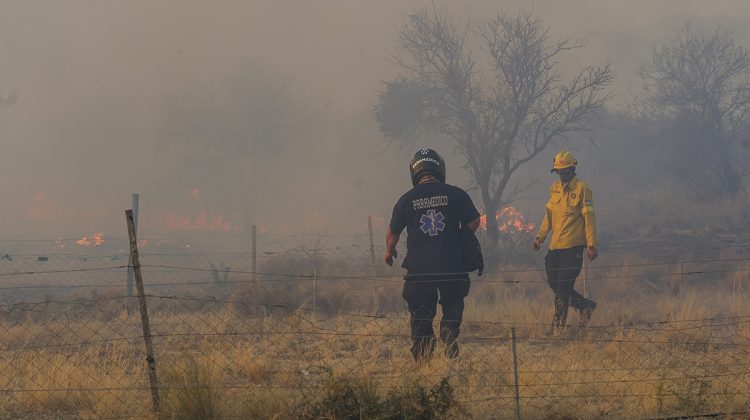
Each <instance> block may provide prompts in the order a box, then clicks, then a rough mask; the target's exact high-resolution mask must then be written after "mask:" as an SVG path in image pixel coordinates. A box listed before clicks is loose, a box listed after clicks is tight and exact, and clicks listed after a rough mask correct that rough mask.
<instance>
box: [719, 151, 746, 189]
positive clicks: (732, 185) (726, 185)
mask: <svg viewBox="0 0 750 420" xmlns="http://www.w3.org/2000/svg"><path fill="white" fill-rule="evenodd" d="M719 147H720V148H721V150H719V168H720V173H721V189H722V192H723V193H724V195H726V196H728V197H736V196H737V193H739V192H740V184H741V179H740V174H739V173H738V172H737V170H736V169H735V168H734V165H733V164H732V159H731V158H730V157H729V150H728V147H726V146H724V145H720V146H719Z"/></svg>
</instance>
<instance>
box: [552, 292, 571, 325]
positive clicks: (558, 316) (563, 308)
mask: <svg viewBox="0 0 750 420" xmlns="http://www.w3.org/2000/svg"><path fill="white" fill-rule="evenodd" d="M569 301H570V299H569V298H568V297H567V296H566V297H560V296H555V318H554V319H553V321H552V327H553V328H552V329H553V334H557V333H562V332H563V331H565V323H566V322H567V319H568V304H569Z"/></svg>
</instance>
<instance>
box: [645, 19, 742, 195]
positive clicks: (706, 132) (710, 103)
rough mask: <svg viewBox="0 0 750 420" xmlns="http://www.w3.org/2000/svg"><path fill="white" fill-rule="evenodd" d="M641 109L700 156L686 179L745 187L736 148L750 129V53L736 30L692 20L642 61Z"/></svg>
mask: <svg viewBox="0 0 750 420" xmlns="http://www.w3.org/2000/svg"><path fill="white" fill-rule="evenodd" d="M641 73H642V76H643V77H644V80H645V83H644V91H643V103H642V104H641V105H642V107H641V110H640V115H641V116H642V117H645V118H649V119H651V120H653V121H656V122H658V123H660V125H662V126H663V125H664V124H666V127H667V128H668V129H669V130H670V131H671V133H666V134H667V135H671V136H672V137H674V136H679V137H680V142H681V143H682V144H681V149H688V150H695V151H697V152H698V153H693V156H697V157H698V158H697V159H691V161H692V162H693V164H692V165H691V168H689V170H688V171H685V172H683V173H682V174H681V175H682V176H681V177H682V179H683V180H685V181H688V182H689V183H691V184H693V185H695V186H697V187H700V188H702V190H704V191H706V190H711V191H713V192H714V193H718V194H719V195H723V196H735V195H736V194H737V193H738V192H739V191H740V190H741V184H742V176H743V173H742V170H743V169H742V168H743V166H744V165H742V164H741V163H740V162H738V160H737V159H736V156H737V153H736V152H737V150H738V148H739V147H741V145H742V142H743V141H746V140H747V138H748V135H749V134H750V78H749V77H748V76H750V55H749V54H748V50H747V49H746V48H744V47H742V46H741V45H738V44H737V43H736V41H735V40H734V38H733V37H732V34H731V32H728V31H721V30H716V31H714V32H711V33H708V32H704V31H702V30H699V29H698V28H696V27H695V25H694V24H693V23H691V22H687V23H685V25H684V26H683V27H682V29H681V31H680V34H679V35H678V36H677V37H676V38H675V39H673V40H672V41H670V42H669V43H667V44H666V45H663V46H662V47H660V48H657V47H655V48H654V50H653V53H652V57H651V60H650V61H649V62H648V63H647V64H646V65H645V66H644V67H643V69H642V72H641Z"/></svg>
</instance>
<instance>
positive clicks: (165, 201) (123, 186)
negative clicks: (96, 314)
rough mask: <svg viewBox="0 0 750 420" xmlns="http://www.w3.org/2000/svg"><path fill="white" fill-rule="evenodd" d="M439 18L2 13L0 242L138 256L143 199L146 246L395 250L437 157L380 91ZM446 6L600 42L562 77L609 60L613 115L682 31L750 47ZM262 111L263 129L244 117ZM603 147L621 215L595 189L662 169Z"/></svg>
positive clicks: (76, 6) (292, 5) (550, 10)
mask: <svg viewBox="0 0 750 420" xmlns="http://www.w3.org/2000/svg"><path fill="white" fill-rule="evenodd" d="M430 4H431V3H430V2H425V1H412V2H404V1H399V0H384V1H378V2H365V1H350V0H336V1H333V0H331V1H316V2H312V1H298V0H294V1H293V0H281V1H222V2H203V1H164V2H150V1H128V2H120V1H72V0H71V1H65V2H59V1H35V2H27V1H21V0H8V1H5V2H3V4H2V6H0V11H1V13H0V54H1V56H2V57H3V60H2V64H0V96H1V97H6V96H8V95H10V94H11V93H12V92H16V93H17V95H18V98H17V101H16V102H15V103H14V104H12V105H10V106H6V107H0V138H1V139H2V140H1V141H2V143H1V144H2V146H3V148H2V150H3V152H4V153H2V154H0V173H1V174H2V179H3V182H2V183H1V184H0V193H1V194H2V197H3V200H2V205H1V206H0V232H2V233H1V234H0V236H3V237H42V238H54V237H58V236H62V237H77V236H80V235H91V234H93V233H95V232H104V236H105V238H106V237H107V236H115V237H125V236H126V233H125V223H124V220H123V219H124V218H123V210H124V209H125V208H129V206H130V194H131V193H132V192H138V193H140V194H141V223H142V224H141V226H142V229H143V230H142V232H143V233H144V234H145V235H149V234H150V235H173V234H175V233H176V232H203V231H217V232H226V233H232V232H243V231H246V229H247V226H248V225H249V224H253V223H254V224H257V225H259V226H260V227H261V228H262V229H265V230H267V231H270V232H281V233H293V232H300V233H311V232H323V233H328V234H337V233H339V234H347V233H361V232H364V231H365V229H366V219H365V216H366V215H367V214H372V215H375V216H376V229H377V230H378V231H382V230H383V225H382V223H383V222H384V221H387V219H388V217H389V215H390V210H391V207H392V205H393V203H394V202H395V200H396V199H397V198H398V196H399V195H400V194H402V193H403V192H404V191H406V189H408V188H409V187H410V182H409V179H408V176H407V163H408V161H409V159H410V157H411V155H412V153H413V149H414V148H415V147H417V146H424V145H427V142H423V143H422V144H418V145H414V146H413V147H405V148H398V147H391V148H388V149H386V142H385V140H384V139H383V138H382V136H381V135H380V134H379V133H378V130H377V125H376V122H375V120H374V116H373V111H372V109H373V105H374V104H375V102H376V100H377V90H378V89H379V88H380V85H381V81H382V80H388V79H390V78H392V77H394V76H395V75H396V74H397V68H396V66H395V65H394V64H392V62H391V61H390V59H389V56H390V55H391V54H393V53H394V52H395V37H396V34H397V31H398V29H399V27H400V24H401V22H402V19H403V16H404V14H405V13H408V12H411V11H413V10H415V9H417V8H420V7H425V6H429V5H430ZM438 4H439V5H440V6H443V7H445V8H446V10H447V11H448V12H449V13H450V14H451V15H452V16H453V18H454V19H455V21H456V22H458V23H460V22H463V21H464V19H466V18H471V19H478V18H482V17H484V16H488V15H491V14H492V13H496V12H499V11H503V10H506V11H511V12H512V11H515V10H517V9H518V8H519V7H524V8H529V7H533V10H534V13H535V14H537V15H538V16H539V17H541V18H542V19H543V20H544V22H545V23H546V24H548V25H549V26H550V27H551V30H552V32H553V33H554V34H559V35H561V36H567V37H571V38H578V37H588V38H589V42H588V45H587V46H586V47H585V48H583V49H582V50H580V51H577V52H576V53H575V55H574V56H573V57H571V60H570V62H564V63H562V64H563V68H564V69H565V70H569V71H575V69H579V68H581V67H582V66H584V65H589V64H591V65H595V64H604V63H605V62H607V61H610V62H611V63H612V65H613V67H614V69H615V70H616V71H617V73H618V80H617V84H616V86H615V92H616V94H617V95H618V96H617V98H616V100H615V102H614V103H613V104H612V106H616V105H617V103H621V102H622V100H623V98H626V97H627V96H628V95H630V94H632V93H633V92H632V91H633V90H634V89H636V88H637V87H638V86H639V82H638V78H637V75H636V71H637V69H638V68H639V66H640V65H641V64H643V62H644V60H646V59H647V58H648V57H649V56H650V52H651V46H652V45H653V44H659V43H661V42H664V41H665V40H667V39H669V38H670V37H673V36H674V34H675V33H676V31H677V30H678V29H679V27H680V26H681V25H682V24H683V22H684V21H685V20H686V19H693V20H695V21H696V22H699V23H701V24H707V25H720V26H721V27H722V28H726V29H732V30H734V31H735V37H736V38H737V39H738V40H739V41H740V42H741V43H742V44H743V45H744V46H746V47H750V29H748V28H750V4H748V3H747V1H744V0H737V1H712V2H707V1H700V0H695V1H682V0H671V1H660V2H652V1H645V0H642V1H595V0H577V1H566V2H559V1H535V2H527V1H489V0H482V1H474V2H457V1H453V2H441V3H438ZM257 109H261V110H262V111H263V112H267V114H262V112H261V113H259V114H257V115H264V116H265V117H263V118H259V119H257V120H253V119H252V118H246V115H248V113H250V111H253V110H255V111H257ZM244 111H247V112H246V113H245V112H244ZM255 111H253V112H255ZM233 112H234V114H232V113H233ZM258 112H260V111H258ZM256 127H257V129H255V128H256ZM248 132H250V133H253V134H252V135H250V136H249V137H250V138H249V139H248V141H247V142H243V139H244V137H243V136H245V133H248ZM599 135H600V137H599V138H597V144H598V146H596V147H595V146H593V145H590V144H589V143H585V142H579V143H576V144H574V145H573V146H575V147H576V148H577V149H578V150H579V151H580V157H579V161H581V163H582V165H581V166H582V168H581V175H582V177H583V178H584V179H587V180H588V181H589V183H590V184H591V185H592V188H593V189H594V191H595V192H597V194H598V195H597V197H599V198H598V201H599V203H604V204H605V205H606V201H607V200H610V199H614V198H615V197H616V196H617V194H618V193H619V191H621V190H619V189H617V188H614V187H612V186H611V185H609V186H607V187H608V188H607V190H608V191H606V192H605V191H604V190H605V184H604V182H605V181H604V180H605V179H606V180H610V181H611V180H616V179H617V178H606V177H601V176H599V175H601V174H600V173H597V174H596V175H597V176H596V177H595V176H594V173H592V172H593V171H606V170H608V171H617V170H622V172H623V173H624V174H627V173H632V172H633V171H635V172H643V171H648V170H649V169H650V168H648V167H645V166H644V167H637V168H632V167H630V166H629V165H634V164H636V163H634V162H635V161H634V160H632V159H630V160H628V159H629V158H624V159H623V158H622V155H620V154H616V153H621V152H622V151H623V150H627V148H626V147H624V146H623V145H622V143H618V144H615V145H613V144H610V143H611V142H612V141H614V140H613V139H619V141H620V142H622V141H625V140H623V137H625V136H623V135H622V134H617V135H611V136H610V135H609V134H608V133H607V132H606V131H603V132H600V134H599ZM437 144H438V146H437V147H442V148H441V149H440V151H441V152H443V153H444V155H445V156H446V158H447V161H448V170H449V178H450V179H449V181H450V182H451V183H454V184H456V185H459V186H463V187H466V186H468V185H469V181H468V177H467V176H466V174H465V173H463V172H462V171H461V170H460V167H461V165H462V163H463V162H462V161H461V159H460V157H458V156H455V155H453V154H452V153H451V150H450V149H448V148H447V146H445V145H444V144H443V145H441V144H440V143H437ZM431 145H432V143H431ZM557 148H559V147H558V146H553V147H551V148H550V149H548V150H547V151H545V152H544V153H543V154H542V155H541V156H540V157H539V158H538V159H536V160H535V161H534V162H532V163H531V164H530V165H529V166H528V167H527V168H524V169H523V170H522V171H521V172H520V173H518V174H517V176H519V177H530V176H534V177H539V179H540V187H539V188H535V189H533V190H530V191H529V192H527V194H526V195H525V198H524V199H523V200H522V201H521V202H520V203H519V207H520V208H521V209H522V210H523V211H526V212H528V214H529V217H530V219H531V220H532V221H536V219H537V218H538V217H539V216H540V215H541V214H540V209H539V207H541V205H542V203H543V202H544V200H546V196H545V194H546V192H545V190H546V185H545V184H547V183H549V182H551V181H552V180H553V179H552V178H551V177H550V174H549V173H548V170H547V168H548V166H549V163H550V162H551V160H552V156H553V154H554V152H555V149H557ZM586 162H597V164H596V165H593V164H592V165H590V166H588V167H587V166H586ZM618 163H622V165H620V166H618ZM587 175H588V176H587ZM641 175H642V176H644V177H645V176H647V173H646V174H643V173H641ZM618 186H619V185H618ZM630 188H631V190H632V188H633V186H632V184H631V185H630ZM598 191H602V193H601V194H599V193H598ZM622 191H625V190H622ZM627 191H630V190H627ZM477 203H478V204H479V201H478V200H477Z"/></svg>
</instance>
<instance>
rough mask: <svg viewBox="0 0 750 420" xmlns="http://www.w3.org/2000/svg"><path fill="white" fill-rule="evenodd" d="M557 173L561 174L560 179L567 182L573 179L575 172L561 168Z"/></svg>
mask: <svg viewBox="0 0 750 420" xmlns="http://www.w3.org/2000/svg"><path fill="white" fill-rule="evenodd" d="M557 174H558V175H560V181H561V182H563V183H565V182H568V181H570V180H571V179H573V175H574V174H575V172H574V171H572V170H570V169H561V170H559V171H557Z"/></svg>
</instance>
